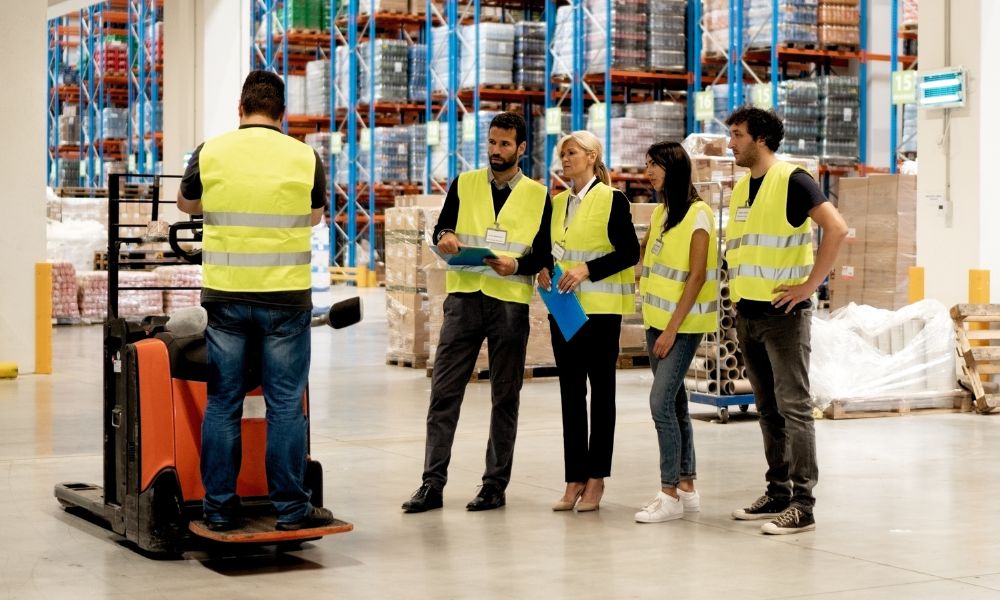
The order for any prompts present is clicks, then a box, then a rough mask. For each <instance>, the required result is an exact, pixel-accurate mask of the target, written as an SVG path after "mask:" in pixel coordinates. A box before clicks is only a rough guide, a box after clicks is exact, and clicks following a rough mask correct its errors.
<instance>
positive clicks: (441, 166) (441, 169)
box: [431, 121, 462, 181]
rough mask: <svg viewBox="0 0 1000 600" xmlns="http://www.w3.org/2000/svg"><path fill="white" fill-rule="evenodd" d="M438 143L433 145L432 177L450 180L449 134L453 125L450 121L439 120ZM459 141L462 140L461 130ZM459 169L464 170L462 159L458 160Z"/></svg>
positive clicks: (438, 179)
mask: <svg viewBox="0 0 1000 600" xmlns="http://www.w3.org/2000/svg"><path fill="white" fill-rule="evenodd" d="M437 127H438V133H439V137H438V143H437V144H435V145H433V146H431V179H433V180H434V181H447V180H448V135H449V132H450V131H451V125H450V124H449V123H448V121H438V124H437ZM459 136H460V137H459V139H458V141H459V143H461V142H462V138H461V131H459ZM458 171H459V173H461V172H462V161H458Z"/></svg>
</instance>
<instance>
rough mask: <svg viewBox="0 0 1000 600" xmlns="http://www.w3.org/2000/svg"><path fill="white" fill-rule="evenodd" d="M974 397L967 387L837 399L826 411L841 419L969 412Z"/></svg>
mask: <svg viewBox="0 0 1000 600" xmlns="http://www.w3.org/2000/svg"><path fill="white" fill-rule="evenodd" d="M971 400H972V399H971V395H970V394H969V393H968V392H966V391H964V390H961V391H954V392H943V393H942V392H916V393H913V394H906V395H903V394H897V395H895V396H879V397H874V398H853V399H843V400H834V401H833V402H831V403H830V404H829V406H827V407H826V409H825V410H824V411H823V417H824V418H826V419H831V420H840V419H868V418H872V417H902V416H906V415H927V414H941V413H954V412H968V411H969V410H971V407H972V402H971Z"/></svg>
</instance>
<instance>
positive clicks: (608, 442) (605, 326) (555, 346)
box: [549, 315, 622, 483]
mask: <svg viewBox="0 0 1000 600" xmlns="http://www.w3.org/2000/svg"><path fill="white" fill-rule="evenodd" d="M549 330H550V331H551V335H552V353H553V354H554V355H555V359H556V366H557V367H558V368H559V395H560V397H561V399H562V422H563V460H564V461H565V464H566V482H567V483H569V482H585V481H587V479H600V478H602V477H608V476H609V475H611V454H612V452H613V451H614V445H615V370H616V367H617V362H618V348H619V341H620V339H621V330H622V317H621V315H589V319H588V320H587V322H586V324H584V326H583V327H582V328H581V329H580V331H578V332H577V333H576V335H574V336H573V339H571V340H570V341H568V342H567V341H566V340H565V339H564V338H563V336H562V333H561V332H560V331H559V326H558V325H556V322H555V320H554V319H553V318H552V317H551V316H550V317H549ZM588 380H589V381H590V422H589V440H588V421H587V381H588Z"/></svg>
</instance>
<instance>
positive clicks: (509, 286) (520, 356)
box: [402, 113, 552, 513]
mask: <svg viewBox="0 0 1000 600" xmlns="http://www.w3.org/2000/svg"><path fill="white" fill-rule="evenodd" d="M488 148H489V162H490V166H489V167H488V168H485V169H478V170H475V171H467V172H465V173H462V174H461V175H459V176H458V178H456V179H455V180H454V181H453V182H452V184H451V187H450V188H449V190H448V195H447V197H446V199H445V203H444V206H443V207H442V209H441V215H440V217H439V218H438V222H437V226H436V227H435V228H434V242H435V243H436V244H437V248H438V250H439V251H440V252H441V253H443V254H455V253H457V252H458V251H459V250H460V248H461V247H462V246H477V247H488V248H490V250H492V251H493V253H494V254H495V255H496V256H497V257H496V258H493V259H488V260H486V261H485V264H484V265H482V266H449V267H448V273H447V289H448V297H447V298H446V299H445V301H444V323H443V324H442V327H441V339H440V342H439V343H438V347H437V353H436V355H435V358H434V374H433V377H432V379H431V397H430V406H429V408H428V410H427V440H426V446H425V451H424V471H423V476H422V479H423V482H422V484H421V485H420V487H419V488H418V489H417V490H416V491H415V492H414V493H413V494H412V496H411V497H410V499H409V500H407V501H406V502H404V503H403V506H402V508H403V511H404V512H407V513H418V512H425V511H428V510H432V509H436V508H441V507H442V505H443V498H442V490H443V489H444V486H445V483H446V482H447V479H448V464H449V462H450V461H451V446H452V443H453V441H454V439H455V430H456V428H457V426H458V416H459V412H460V410H461V406H462V400H463V398H464V396H465V386H466V385H467V384H468V383H469V380H470V378H471V376H472V370H473V369H474V368H475V365H476V358H477V357H478V356H479V349H480V347H482V344H483V340H484V339H485V340H487V341H488V348H489V369H490V388H491V392H492V393H491V400H492V404H493V407H492V411H491V413H490V437H489V440H488V442H487V445H486V469H485V471H484V473H483V477H482V486H481V487H480V489H479V491H478V493H477V494H476V496H475V498H473V499H472V501H471V502H469V503H468V504H467V505H466V508H467V509H468V510H470V511H480V510H491V509H496V508H500V507H502V506H504V505H505V504H506V495H505V490H506V488H507V484H508V483H509V482H510V473H511V465H512V462H513V457H514V439H515V437H516V434H517V415H518V407H519V403H520V394H521V383H522V380H523V378H524V360H525V352H526V349H527V344H528V327H529V324H528V303H529V302H530V301H531V296H532V294H533V293H534V285H533V278H534V275H535V274H536V273H538V271H539V270H541V268H542V267H543V266H544V265H545V264H547V262H548V260H549V254H550V253H551V251H552V249H551V242H550V232H549V228H550V222H551V218H552V207H551V202H550V200H549V196H548V192H547V190H546V189H545V186H543V185H541V184H540V183H538V182H536V181H533V180H532V179H530V178H528V177H525V176H524V174H523V173H522V172H521V170H520V168H518V166H517V165H518V162H519V161H520V159H521V157H522V156H523V155H524V152H525V150H526V149H527V128H526V125H525V122H524V119H523V118H522V117H521V116H520V115H517V114H514V113H500V114H499V115H497V116H496V117H494V118H493V121H492V122H491V123H490V128H489V137H488Z"/></svg>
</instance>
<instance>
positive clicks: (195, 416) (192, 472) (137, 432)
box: [55, 174, 361, 553]
mask: <svg viewBox="0 0 1000 600" xmlns="http://www.w3.org/2000/svg"><path fill="white" fill-rule="evenodd" d="M161 177H162V178H167V177H170V178H176V177H177V176H167V175H164V176H149V175H133V174H129V175H125V174H121V175H118V174H112V175H110V176H109V183H108V318H107V320H106V321H105V323H104V365H103V367H104V408H103V411H104V477H103V486H101V485H96V484H91V483H75V482H68V483H60V484H58V485H56V486H55V496H56V498H57V499H58V500H59V502H60V503H61V504H62V505H63V506H64V507H66V509H67V511H69V512H73V513H77V514H79V513H81V512H82V513H83V515H82V516H85V517H89V518H91V519H93V520H97V521H100V522H102V523H104V524H106V525H107V526H108V527H109V528H110V529H111V530H112V531H114V532H115V533H117V534H119V535H122V536H124V537H125V538H126V539H128V540H129V541H131V542H133V543H134V544H135V545H136V546H138V547H139V548H140V549H142V550H144V551H147V552H151V553H173V552H179V551H181V550H183V549H184V548H185V546H186V545H187V544H188V543H190V542H193V541H197V540H198V538H206V539H209V540H213V541H214V542H223V543H244V544H246V543H249V544H278V545H292V546H294V545H296V544H298V543H301V542H303V541H306V540H312V539H317V538H320V537H323V536H326V535H331V534H334V533H344V532H347V531H351V530H352V529H353V525H351V524H350V523H346V522H344V521H340V520H336V521H335V522H334V523H333V524H332V525H329V526H326V527H320V528H312V529H300V530H297V531H277V530H276V529H275V514H274V511H273V508H272V506H271V503H270V501H269V500H268V498H267V476H266V472H265V466H264V452H265V447H266V428H267V424H266V421H265V419H264V414H263V412H264V411H263V410H262V407H263V397H262V392H261V389H260V387H259V385H258V383H259V381H260V361H259V357H258V358H257V359H256V360H255V359H253V358H251V359H250V360H248V361H247V362H248V365H249V366H248V369H247V381H248V383H249V385H248V388H253V389H249V390H248V393H247V400H246V401H245V407H244V415H243V420H242V437H243V462H242V468H241V470H240V474H239V479H238V484H237V491H238V493H239V495H240V497H241V499H242V510H241V519H242V521H241V523H242V526H241V527H240V528H239V529H235V530H231V531H224V532H216V531H210V530H209V529H208V528H207V527H205V526H204V523H203V522H202V521H201V518H202V498H203V496H204V488H203V487H202V484H201V472H200V464H199V461H200V450H201V424H202V418H203V416H204V412H205V404H206V400H207V391H206V381H207V373H208V361H207V351H206V345H205V338H204V333H203V332H201V333H197V332H196V333H194V334H192V335H185V336H184V337H179V336H177V335H174V334H173V333H171V332H170V331H168V330H167V329H166V327H165V325H166V323H167V320H168V319H167V318H166V317H162V316H155V317H146V318H145V319H143V320H142V321H141V322H140V321H135V320H130V319H125V318H121V317H119V315H118V292H119V291H121V290H127V289H145V290H149V289H160V290H170V289H173V290H176V289H194V288H179V287H160V288H129V287H122V286H120V285H119V281H118V273H119V271H120V270H124V269H146V268H148V267H151V266H159V265H177V264H200V262H201V255H200V251H192V250H191V248H192V245H194V246H197V245H198V244H199V243H200V241H201V225H202V223H201V221H200V220H197V219H192V220H191V221H185V222H178V223H175V224H173V225H171V226H170V228H169V236H168V240H167V241H168V243H169V245H170V247H171V248H172V250H173V252H172V253H171V252H163V253H158V254H157V255H156V256H155V257H154V256H149V255H144V254H141V253H137V252H128V251H124V252H123V250H124V248H123V245H124V244H130V245H131V244H141V243H143V242H147V241H149V239H148V237H126V236H123V235H122V233H123V230H124V229H126V228H137V227H141V228H145V227H146V224H141V225H140V224H136V223H122V222H121V221H120V209H121V208H122V206H123V205H127V204H152V211H151V212H152V214H151V219H152V222H158V221H159V205H160V204H168V203H170V204H172V202H168V201H163V200H160V199H159V191H160V179H161ZM123 178H146V179H147V180H149V179H151V180H152V185H151V186H150V189H151V193H150V194H149V197H148V198H145V199H123V198H121V197H120V188H121V186H120V183H121V182H122V180H123ZM149 229H150V230H152V229H153V228H152V227H150V228H149ZM183 232H186V235H187V237H181V235H180V234H182V233H183ZM161 254H162V255H161ZM360 319H361V305H360V301H359V299H358V298H352V299H350V300H345V301H343V302H340V303H338V304H335V305H334V306H333V307H332V308H331V309H330V311H329V312H328V313H327V314H324V315H322V316H320V317H318V318H314V319H313V325H314V326H317V325H330V326H331V327H334V328H336V329H339V328H341V327H346V326H348V325H351V324H354V323H356V322H358V321H360ZM250 382H253V383H250ZM254 407H256V409H257V410H256V411H255V410H252V409H253V408H254ZM302 409H303V411H304V413H305V414H306V415H308V411H309V391H308V387H307V389H306V392H305V394H304V397H303V402H302ZM307 432H308V428H307ZM308 449H309V438H308V433H307V440H306V450H307V452H308V451H309V450H308ZM305 483H306V487H308V488H309V489H310V490H312V504H313V505H315V506H323V471H322V467H321V466H320V464H319V463H318V462H316V461H315V460H312V459H311V458H309V459H308V461H307V467H306V476H305Z"/></svg>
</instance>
